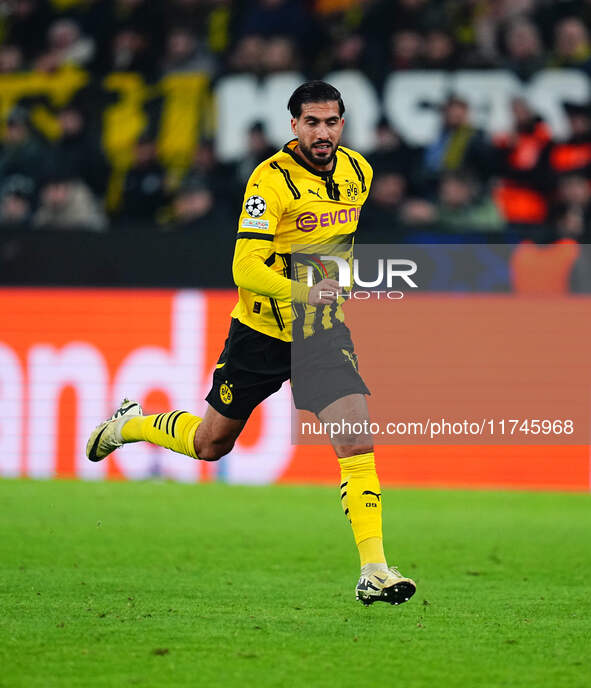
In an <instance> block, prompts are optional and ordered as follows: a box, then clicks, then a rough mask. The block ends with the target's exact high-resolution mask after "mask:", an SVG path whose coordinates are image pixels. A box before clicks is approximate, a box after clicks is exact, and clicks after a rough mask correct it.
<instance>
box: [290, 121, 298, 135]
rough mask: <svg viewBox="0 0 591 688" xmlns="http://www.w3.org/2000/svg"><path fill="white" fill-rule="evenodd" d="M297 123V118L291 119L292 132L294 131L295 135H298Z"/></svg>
mask: <svg viewBox="0 0 591 688" xmlns="http://www.w3.org/2000/svg"><path fill="white" fill-rule="evenodd" d="M297 123H298V121H297V119H296V118H295V117H292V118H291V131H292V133H293V134H295V133H296V125H297Z"/></svg>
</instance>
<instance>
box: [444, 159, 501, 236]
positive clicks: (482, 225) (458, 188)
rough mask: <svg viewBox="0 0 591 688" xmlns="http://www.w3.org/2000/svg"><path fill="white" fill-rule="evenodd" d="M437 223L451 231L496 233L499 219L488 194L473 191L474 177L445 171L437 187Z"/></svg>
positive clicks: (498, 229) (499, 216) (475, 185)
mask: <svg viewBox="0 0 591 688" xmlns="http://www.w3.org/2000/svg"><path fill="white" fill-rule="evenodd" d="M437 222H438V223H440V225H441V227H442V228H443V229H446V230H449V231H453V232H462V231H465V232H498V231H502V230H503V229H504V222H503V218H502V217H501V215H500V213H499V211H498V210H497V206H496V205H495V203H494V201H493V199H492V198H491V196H490V194H480V196H479V195H478V194H477V184H476V180H475V179H474V178H472V177H470V176H469V175H468V174H465V173H462V172H448V173H447V174H445V175H444V177H443V178H442V180H441V184H440V186H439V202H438V205H437Z"/></svg>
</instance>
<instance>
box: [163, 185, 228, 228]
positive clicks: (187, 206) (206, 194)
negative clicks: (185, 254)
mask: <svg viewBox="0 0 591 688" xmlns="http://www.w3.org/2000/svg"><path fill="white" fill-rule="evenodd" d="M214 208H215V202H214V196H213V193H212V191H211V189H210V188H209V187H208V186H207V184H206V183H205V181H204V180H203V179H200V178H199V177H190V178H188V179H187V180H185V182H184V183H183V185H182V186H181V188H180V190H179V192H178V193H177V195H176V196H175V198H174V201H173V204H172V214H173V215H172V222H171V223H170V224H169V227H170V228H171V229H181V230H192V231H202V230H211V229H214V228H216V227H217V226H218V222H217V221H214V220H213V218H214Z"/></svg>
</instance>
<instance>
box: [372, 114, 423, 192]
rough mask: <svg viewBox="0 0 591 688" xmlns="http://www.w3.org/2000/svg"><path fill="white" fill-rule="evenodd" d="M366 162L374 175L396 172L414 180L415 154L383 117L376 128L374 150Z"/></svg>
mask: <svg viewBox="0 0 591 688" xmlns="http://www.w3.org/2000/svg"><path fill="white" fill-rule="evenodd" d="M368 160H369V162H370V164H371V166H372V167H373V168H374V170H375V172H376V173H377V172H397V173H400V174H403V175H405V177H406V178H407V179H411V180H412V179H413V178H414V167H415V152H414V151H413V149H412V148H411V147H410V146H409V145H408V144H406V143H405V142H404V140H403V139H402V138H401V137H400V135H399V134H398V133H397V132H396V131H395V130H394V129H393V128H392V126H391V125H390V122H389V121H388V120H387V119H386V118H385V117H384V118H382V119H381V120H380V121H379V122H378V124H377V126H376V130H375V144H374V150H373V153H371V154H370V155H369V156H368Z"/></svg>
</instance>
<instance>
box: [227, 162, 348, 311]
mask: <svg viewBox="0 0 591 688" xmlns="http://www.w3.org/2000/svg"><path fill="white" fill-rule="evenodd" d="M283 208H284V199H282V197H281V195H280V194H279V193H278V191H277V190H276V189H275V188H274V186H273V184H271V183H269V182H268V172H267V171H266V170H265V163H263V164H262V165H259V167H257V168H256V169H255V171H254V172H253V173H252V176H251V178H250V179H249V181H248V184H247V186H246V191H245V194H244V201H243V203H242V212H241V214H240V219H239V221H238V234H237V235H236V247H235V249H234V260H233V262H232V274H233V276H234V282H235V283H236V286H238V287H242V288H243V289H248V290H249V291H252V292H254V293H255V294H261V295H263V296H269V297H271V298H275V299H278V300H280V301H291V300H292V299H293V300H295V301H296V302H298V303H310V304H312V305H320V304H329V303H332V302H333V301H334V300H335V299H336V297H337V292H338V283H337V282H335V281H334V280H323V281H322V282H319V283H318V284H316V285H314V286H313V287H308V286H307V285H305V284H303V283H301V282H296V281H295V280H291V279H289V278H287V277H284V276H283V275H280V274H279V273H277V272H275V271H274V270H272V269H271V268H270V267H269V266H268V265H266V264H265V261H266V260H267V259H268V258H269V257H270V256H271V255H272V254H273V252H274V244H273V240H274V238H275V232H276V231H277V225H278V223H279V220H280V218H281V215H282V213H283ZM333 292H334V296H332V293H333Z"/></svg>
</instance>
